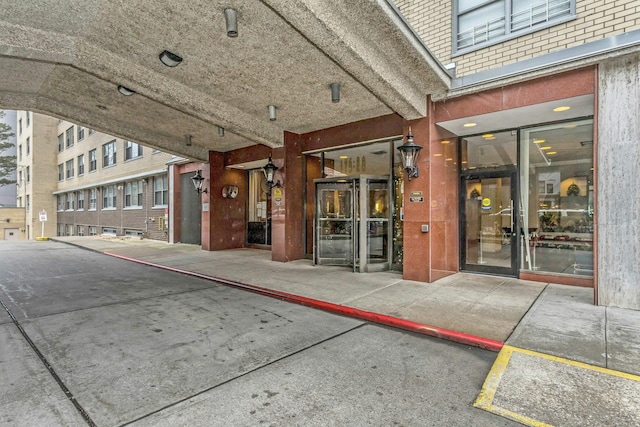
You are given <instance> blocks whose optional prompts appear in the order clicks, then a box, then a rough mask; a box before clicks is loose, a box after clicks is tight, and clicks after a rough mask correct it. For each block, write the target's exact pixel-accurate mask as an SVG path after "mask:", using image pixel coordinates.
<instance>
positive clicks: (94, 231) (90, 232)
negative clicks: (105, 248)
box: [89, 225, 98, 236]
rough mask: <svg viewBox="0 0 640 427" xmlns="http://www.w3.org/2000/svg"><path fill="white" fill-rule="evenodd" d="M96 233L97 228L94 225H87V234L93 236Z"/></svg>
mask: <svg viewBox="0 0 640 427" xmlns="http://www.w3.org/2000/svg"><path fill="white" fill-rule="evenodd" d="M97 234H98V229H97V227H96V226H95V225H90V226H89V236H95V235H97Z"/></svg>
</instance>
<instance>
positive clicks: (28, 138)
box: [25, 137, 31, 156]
mask: <svg viewBox="0 0 640 427" xmlns="http://www.w3.org/2000/svg"><path fill="white" fill-rule="evenodd" d="M25 144H26V146H27V156H28V155H29V153H30V152H31V138H30V137H27V141H26V143H25Z"/></svg>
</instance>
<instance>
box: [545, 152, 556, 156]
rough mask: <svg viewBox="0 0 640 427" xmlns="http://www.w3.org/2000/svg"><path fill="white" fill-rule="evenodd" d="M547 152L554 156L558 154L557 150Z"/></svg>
mask: <svg viewBox="0 0 640 427" xmlns="http://www.w3.org/2000/svg"><path fill="white" fill-rule="evenodd" d="M547 154H548V155H550V156H553V155H554V154H558V152H557V151H547Z"/></svg>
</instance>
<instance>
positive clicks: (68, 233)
mask: <svg viewBox="0 0 640 427" xmlns="http://www.w3.org/2000/svg"><path fill="white" fill-rule="evenodd" d="M65 235H66V236H73V225H71V224H67V225H66V226H65Z"/></svg>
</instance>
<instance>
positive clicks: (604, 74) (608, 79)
mask: <svg viewBox="0 0 640 427" xmlns="http://www.w3.org/2000/svg"><path fill="white" fill-rule="evenodd" d="M598 85H599V87H598V116H597V129H598V131H597V133H598V139H597V145H596V162H597V163H596V175H597V179H596V183H597V188H596V194H597V201H596V206H597V210H596V230H597V242H598V243H597V255H596V256H597V264H596V274H597V276H596V280H597V290H598V294H597V295H598V299H597V304H598V305H605V306H616V307H622V308H630V309H635V310H640V102H638V100H640V54H634V55H629V56H626V57H622V58H617V59H614V60H611V61H608V62H606V63H603V64H601V65H600V68H599V81H598Z"/></svg>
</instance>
